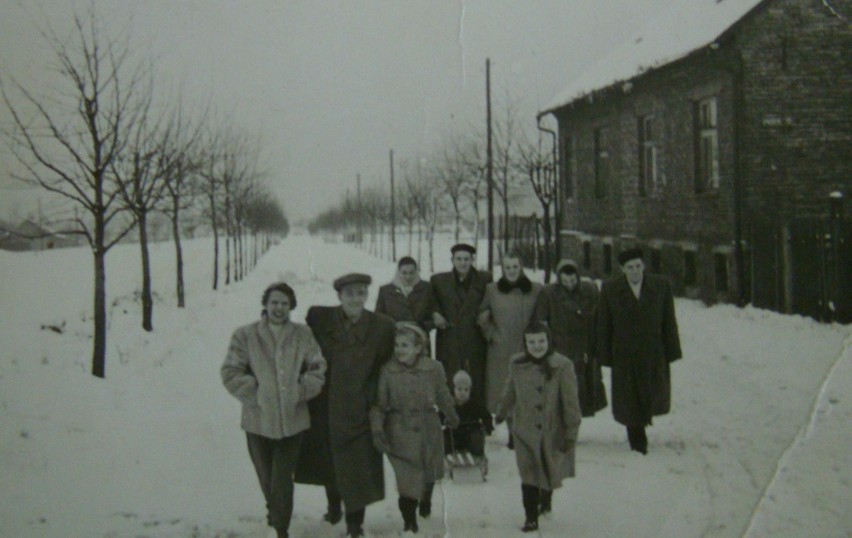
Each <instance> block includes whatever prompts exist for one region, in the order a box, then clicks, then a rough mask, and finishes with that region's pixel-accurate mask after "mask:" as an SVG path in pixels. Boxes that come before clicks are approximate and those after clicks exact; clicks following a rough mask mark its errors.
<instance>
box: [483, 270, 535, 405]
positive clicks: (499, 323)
mask: <svg viewBox="0 0 852 538" xmlns="http://www.w3.org/2000/svg"><path fill="white" fill-rule="evenodd" d="M521 278H523V279H525V280H526V283H527V286H526V288H525V290H523V289H521V288H520V287H515V288H514V289H512V290H510V291H501V290H500V283H501V282H506V281H505V280H502V279H501V280H500V281H498V282H493V283H490V284H488V286H486V288H485V297H484V298H483V300H482V304H481V305H480V306H479V308H480V314H479V320H478V321H479V325H480V327H482V332H483V334H484V335H485V339H486V340H487V341H488V358H487V360H486V366H485V393H486V402H487V405H488V410H489V411H491V412H492V413H496V412H497V406H498V405H500V398H501V397H502V395H503V385H504V384H505V383H506V378H507V377H508V375H509V358H510V357H512V356H513V355H516V354H518V353H520V352H522V351H523V350H524V329H526V328H527V325H529V323H530V320H531V319H532V316H533V311H534V310H535V303H536V299H537V298H538V294H539V293H540V292H541V287H542V286H541V284H538V283H532V282H530V281H529V280H528V279H527V278H526V277H525V276H523V277H521Z"/></svg>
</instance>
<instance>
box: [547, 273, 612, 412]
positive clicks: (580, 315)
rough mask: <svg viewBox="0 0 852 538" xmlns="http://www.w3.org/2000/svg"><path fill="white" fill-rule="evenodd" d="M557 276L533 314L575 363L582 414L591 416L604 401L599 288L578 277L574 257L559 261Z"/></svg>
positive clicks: (554, 343)
mask: <svg viewBox="0 0 852 538" xmlns="http://www.w3.org/2000/svg"><path fill="white" fill-rule="evenodd" d="M556 279H557V280H556V282H554V283H553V284H548V285H547V286H545V287H544V289H543V290H542V291H541V293H540V294H539V296H538V299H537V300H536V305H535V312H534V313H533V317H534V319H536V320H538V321H543V322H545V323H546V324H547V326H548V328H549V329H550V333H551V335H552V337H553V347H554V349H556V351H558V352H559V353H561V354H563V355H565V356H566V357H568V358H569V359H571V362H573V363H574V373H576V374H577V393H578V397H579V400H580V410H581V411H582V414H583V416H584V417H590V416H593V415H594V414H595V413H596V412H598V411H600V410H601V409H603V408H604V407H606V404H607V402H606V389H604V385H603V378H602V377H601V366H600V362H599V361H598V359H597V357H596V356H595V350H594V347H595V345H594V340H595V336H596V334H595V332H596V331H597V325H596V324H595V316H596V311H597V306H598V288H597V286H595V284H594V283H592V282H590V281H588V280H582V279H581V278H580V270H579V268H578V266H577V264H576V263H575V262H574V261H573V260H568V259H565V260H561V261H560V262H559V264H558V265H557V266H556Z"/></svg>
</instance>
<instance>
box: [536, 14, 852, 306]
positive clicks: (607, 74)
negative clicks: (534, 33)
mask: <svg viewBox="0 0 852 538" xmlns="http://www.w3.org/2000/svg"><path fill="white" fill-rule="evenodd" d="M850 17H852V2H850V1H849V0H830V1H829V0H677V1H674V2H672V3H671V4H670V5H669V6H668V7H666V8H664V9H662V10H661V11H660V12H658V13H656V14H654V16H653V17H652V20H651V24H650V25H649V26H648V27H647V30H645V31H644V32H642V33H641V34H640V35H638V36H635V37H634V38H633V39H631V40H630V41H629V42H627V43H626V44H625V45H624V46H623V47H621V48H618V49H615V50H614V51H613V52H612V53H611V54H610V55H609V56H607V57H606V58H605V59H604V60H602V61H601V62H600V63H599V64H598V65H596V66H594V67H593V68H592V69H591V70H589V71H588V72H587V73H585V74H584V75H582V76H581V77H579V78H577V79H575V80H574V81H572V82H571V84H570V85H569V86H568V87H567V88H566V89H565V90H564V91H563V92H562V93H561V94H560V96H559V97H557V99H556V100H555V101H554V103H553V104H552V105H551V106H549V107H548V108H547V109H545V110H544V111H542V112H541V114H542V115H544V114H553V116H554V117H555V118H556V120H557V121H558V124H559V144H560V148H561V150H560V161H561V163H560V166H561V170H560V174H561V189H562V200H563V204H562V206H563V218H562V228H563V229H562V230H561V242H562V252H563V255H568V256H570V257H573V258H575V259H576V260H577V261H578V262H579V263H580V264H581V265H582V266H583V267H584V268H585V270H586V271H587V272H588V273H590V274H591V276H595V277H606V276H608V275H609V274H610V273H612V272H613V271H617V270H618V269H617V268H616V267H615V266H616V263H615V261H614V260H615V259H616V256H617V254H618V252H619V251H620V250H622V249H624V248H626V247H629V246H641V247H644V250H645V253H646V264H647V265H648V266H649V270H651V271H654V272H659V273H663V274H666V275H668V276H669V277H670V279H671V280H672V282H673V284H674V287H675V289H676V290H677V292H678V293H679V294H682V295H686V296H689V297H697V298H702V299H704V300H705V301H707V302H716V301H722V302H735V303H741V304H745V303H748V302H751V303H753V304H754V305H755V306H758V307H762V308H769V309H773V310H777V311H780V312H795V313H801V314H805V315H810V316H813V317H816V318H818V319H834V320H841V321H845V322H848V321H852V245H850V241H852V221H850V218H849V216H848V209H846V208H844V206H848V202H847V200H848V197H849V195H850V190H852V189H850V187H851V186H852V98H851V97H850V96H852V29H850V22H849V20H850ZM844 211H846V212H847V214H846V215H845V214H844Z"/></svg>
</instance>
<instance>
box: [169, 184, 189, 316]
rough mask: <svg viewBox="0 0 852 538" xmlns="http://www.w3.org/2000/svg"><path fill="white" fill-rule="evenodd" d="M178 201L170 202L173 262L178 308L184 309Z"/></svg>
mask: <svg viewBox="0 0 852 538" xmlns="http://www.w3.org/2000/svg"><path fill="white" fill-rule="evenodd" d="M179 215H180V200H179V199H178V198H174V199H173V201H172V239H174V242H175V260H176V264H177V266H176V270H175V274H176V279H177V282H176V287H175V292H176V293H177V303H178V308H184V307H185V306H186V301H185V297H184V289H183V248H182V247H181V244H180V216H179Z"/></svg>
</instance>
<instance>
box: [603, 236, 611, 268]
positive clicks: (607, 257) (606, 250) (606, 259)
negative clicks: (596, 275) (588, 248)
mask: <svg viewBox="0 0 852 538" xmlns="http://www.w3.org/2000/svg"><path fill="white" fill-rule="evenodd" d="M603 263H604V274H607V275H608V274H610V273H612V245H608V244H606V243H604V246H603Z"/></svg>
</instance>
